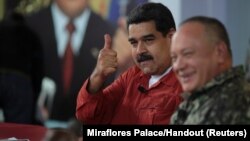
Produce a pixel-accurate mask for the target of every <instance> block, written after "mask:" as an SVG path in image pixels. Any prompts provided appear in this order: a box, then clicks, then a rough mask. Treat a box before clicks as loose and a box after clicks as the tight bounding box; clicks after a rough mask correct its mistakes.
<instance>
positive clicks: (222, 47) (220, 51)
mask: <svg viewBox="0 0 250 141" xmlns="http://www.w3.org/2000/svg"><path fill="white" fill-rule="evenodd" d="M216 52H217V55H218V59H219V60H218V61H219V63H225V62H226V60H227V59H228V57H229V51H228V47H227V45H226V44H225V42H222V41H221V42H219V43H218V44H217V45H216Z"/></svg>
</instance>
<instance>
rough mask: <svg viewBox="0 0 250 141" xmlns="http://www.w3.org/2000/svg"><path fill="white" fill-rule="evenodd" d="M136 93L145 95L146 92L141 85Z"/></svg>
mask: <svg viewBox="0 0 250 141" xmlns="http://www.w3.org/2000/svg"><path fill="white" fill-rule="evenodd" d="M138 91H140V92H141V93H144V94H146V93H147V90H146V89H145V88H144V87H143V86H141V85H139V86H138Z"/></svg>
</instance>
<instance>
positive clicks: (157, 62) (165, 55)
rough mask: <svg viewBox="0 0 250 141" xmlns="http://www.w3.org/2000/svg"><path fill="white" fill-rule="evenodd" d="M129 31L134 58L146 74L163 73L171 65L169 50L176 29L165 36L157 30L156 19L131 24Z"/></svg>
mask: <svg viewBox="0 0 250 141" xmlns="http://www.w3.org/2000/svg"><path fill="white" fill-rule="evenodd" d="M128 32H129V39H128V40H129V42H130V44H131V47H132V57H133V60H134V62H135V64H136V65H137V66H138V67H139V68H140V69H141V70H142V71H143V72H144V73H145V74H150V75H161V74H162V73H164V72H165V70H166V69H167V68H168V67H170V65H171V61H170V53H169V51H170V43H171V37H172V35H173V33H174V31H173V32H169V33H168V34H167V35H166V37H164V36H163V35H162V33H161V32H159V31H157V30H156V27H155V23H154V21H148V22H142V23H138V24H131V25H129V27H128Z"/></svg>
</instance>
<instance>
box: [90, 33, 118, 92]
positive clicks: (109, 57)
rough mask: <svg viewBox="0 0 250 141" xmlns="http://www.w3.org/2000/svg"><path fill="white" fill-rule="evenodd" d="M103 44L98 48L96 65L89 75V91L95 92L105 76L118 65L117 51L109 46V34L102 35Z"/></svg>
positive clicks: (110, 41) (110, 42)
mask: <svg viewBox="0 0 250 141" xmlns="http://www.w3.org/2000/svg"><path fill="white" fill-rule="evenodd" d="M104 40H105V44H104V47H103V48H102V49H101V50H100V52H99V56H98V59H97V64H96V67H95V69H94V71H93V73H92V74H91V76H90V84H89V86H88V91H89V92H90V93H95V92H97V91H98V90H99V89H100V88H101V86H102V84H103V83H104V81H105V80H106V78H107V77H108V76H109V75H110V74H112V73H114V72H115V71H116V70H117V67H118V59H117V52H116V51H114V50H113V49H112V48H111V44H112V40H111V37H110V35H108V34H105V35H104Z"/></svg>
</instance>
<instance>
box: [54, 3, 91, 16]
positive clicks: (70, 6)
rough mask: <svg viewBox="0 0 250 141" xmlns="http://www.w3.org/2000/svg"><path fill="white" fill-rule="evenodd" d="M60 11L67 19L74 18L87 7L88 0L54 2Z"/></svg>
mask: <svg viewBox="0 0 250 141" xmlns="http://www.w3.org/2000/svg"><path fill="white" fill-rule="evenodd" d="M55 1H56V3H57V4H58V6H59V7H60V9H61V10H62V11H63V12H64V13H65V14H66V15H67V16H69V17H71V18H74V17H76V16H78V15H79V14H81V12H82V11H83V10H84V9H85V8H86V7H87V5H88V4H87V3H88V0H55Z"/></svg>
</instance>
